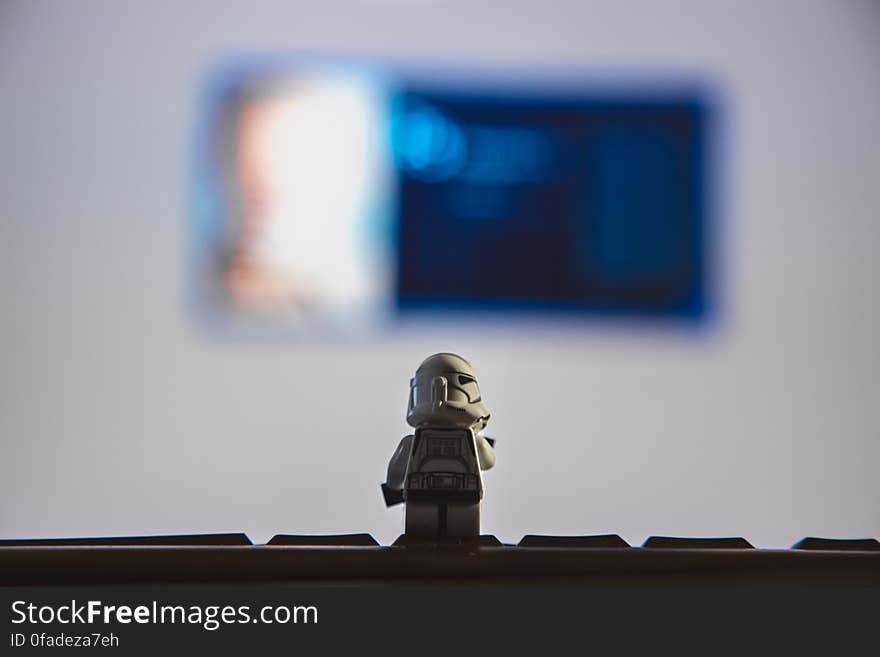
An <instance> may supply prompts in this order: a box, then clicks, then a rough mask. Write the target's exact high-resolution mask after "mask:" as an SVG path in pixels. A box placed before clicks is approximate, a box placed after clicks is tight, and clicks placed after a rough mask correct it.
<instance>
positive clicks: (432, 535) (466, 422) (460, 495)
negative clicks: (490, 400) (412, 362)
mask: <svg viewBox="0 0 880 657" xmlns="http://www.w3.org/2000/svg"><path fill="white" fill-rule="evenodd" d="M406 421H407V423H408V424H409V425H410V426H412V427H414V428H415V432H414V433H413V434H411V435H408V436H405V437H404V438H403V440H401V441H400V444H399V445H398V446H397V449H396V450H395V452H394V455H393V456H392V457H391V461H390V462H389V464H388V475H387V479H386V482H385V484H383V485H382V491H383V493H384V495H385V502H386V504H387V505H388V506H392V505H393V504H398V503H400V502H404V501H405V502H406V536H407V537H417V538H423V539H434V540H437V539H444V538H458V539H460V538H475V537H477V536H479V534H480V499H482V497H483V480H482V476H481V475H480V471H481V470H488V469H489V468H491V467H492V466H493V465H495V451H494V449H493V444H494V441H493V440H492V439H491V438H486V437H485V436H481V435H479V432H480V431H482V430H483V428H484V427H485V426H486V424H487V423H488V421H489V411H488V410H487V409H486V407H485V406H484V405H483V401H482V398H481V397H480V389H479V387H478V386H477V380H476V378H475V377H474V372H473V369H472V368H471V365H470V363H468V362H467V361H466V360H465V359H464V358H462V357H461V356H457V355H455V354H450V353H440V354H434V355H433V356H430V357H429V358H427V359H425V361H424V362H422V364H421V365H420V366H419V368H418V370H416V374H415V377H413V378H412V379H411V380H410V392H409V404H408V407H407V413H406Z"/></svg>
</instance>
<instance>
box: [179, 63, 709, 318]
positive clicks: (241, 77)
mask: <svg viewBox="0 0 880 657" xmlns="http://www.w3.org/2000/svg"><path fill="white" fill-rule="evenodd" d="M210 89H211V92H210V93H209V94H208V96H207V100H206V101H205V102H204V106H203V111H202V115H201V117H202V118H201V124H200V129H201V135H202V138H201V140H200V141H199V143H198V148H197V151H198V152H197V155H198V157H197V163H198V164H197V171H196V185H197V189H198V199H199V203H198V205H197V206H196V216H195V219H194V223H195V225H196V227H197V231H196V240H195V242H196V243H195V249H194V252H193V260H194V262H193V265H194V266H193V270H194V272H195V280H196V283H197V285H196V287H195V292H196V298H195V301H196V303H197V308H198V309H199V310H200V311H201V312H202V314H203V316H207V317H208V318H209V319H210V321H211V322H212V323H213V324H214V325H215V326H217V325H219V326H221V327H222V328H232V330H233V331H234V330H237V329H240V328H244V327H247V328H258V329H259V330H265V331H280V332H281V333H282V334H291V335H308V334H309V332H310V331H311V330H314V329H317V330H320V331H323V330H324V329H326V328H328V327H330V328H333V327H335V328H339V329H342V330H344V331H347V332H358V331H361V330H363V329H365V328H367V327H370V328H374V327H378V326H384V327H387V326H389V325H392V324H393V323H394V321H395V320H396V319H399V318H402V317H405V316H414V317H419V316H422V315H424V313H425V312H426V311H427V312H428V313H429V314H430V315H431V316H432V317H437V316H438V315H442V314H444V313H455V316H459V315H460V314H461V313H465V314H466V313H468V312H471V311H479V312H485V311H489V312H503V311H517V313H518V316H520V317H525V318H526V320H527V318H528V317H534V316H536V315H539V314H542V313H543V314H546V313H559V312H563V313H574V314H575V315H581V314H586V315H595V314H604V315H609V314H610V315H615V316H637V317H641V318H651V317H675V318H683V319H686V320H688V321H699V320H701V319H703V318H704V317H705V315H706V313H707V309H708V308H709V307H710V301H711V299H710V291H711V289H710V284H709V283H710V281H709V272H710V267H709V265H710V263H709V255H710V250H709V246H710V245H709V242H708V236H709V232H708V230H707V227H708V223H709V221H708V219H709V217H708V214H709V212H708V210H709V206H708V196H709V193H710V185H709V181H710V179H711V175H710V173H711V172H709V171H707V168H708V165H709V163H710V158H708V157H707V151H708V150H709V149H708V146H707V142H709V141H710V139H711V121H710V118H711V109H712V108H711V107H710V104H709V103H708V101H707V98H706V97H705V94H703V93H702V92H701V91H700V87H699V86H697V85H693V84H692V85H681V84H679V85H677V86H660V87H658V86H657V85H656V84H653V85H647V84H640V83H638V82H637V81H632V82H627V81H626V79H625V78H621V79H618V80H615V84H613V85H608V84H607V81H606V82H605V83H601V84H600V83H599V82H597V81H595V80H593V81H591V79H590V78H589V77H585V76H568V77H560V78H557V79H554V82H553V84H547V82H546V80H545V79H542V76H541V72H540V71H532V72H530V73H529V74H525V73H524V74H522V75H518V76H511V75H509V74H508V75H501V74H499V73H498V72H481V73H479V74H474V73H473V72H471V74H470V75H468V76H464V75H461V74H459V75H458V76H456V74H455V73H454V72H452V73H450V72H449V71H443V74H442V75H441V74H438V73H437V70H436V69H427V68H426V69H425V70H423V71H419V70H417V69H413V67H409V68H406V69H402V68H401V69H395V68H394V67H393V66H385V67H378V66H376V65H372V66H368V65H366V64H363V65H358V64H352V63H345V64H340V63H338V62H336V63H328V62H324V63H317V64H316V63H315V62H313V61H310V62H303V61H297V60H296V59H291V60H284V62H283V63H282V65H279V63H278V62H277V61H275V62H272V63H271V65H269V64H268V63H264V64H262V65H260V64H257V65H253V64H251V65H248V66H244V67H238V68H230V69H227V70H224V71H222V72H221V74H220V75H217V76H215V78H214V79H213V80H212V82H211V85H210ZM521 311H525V313H522V312H521Z"/></svg>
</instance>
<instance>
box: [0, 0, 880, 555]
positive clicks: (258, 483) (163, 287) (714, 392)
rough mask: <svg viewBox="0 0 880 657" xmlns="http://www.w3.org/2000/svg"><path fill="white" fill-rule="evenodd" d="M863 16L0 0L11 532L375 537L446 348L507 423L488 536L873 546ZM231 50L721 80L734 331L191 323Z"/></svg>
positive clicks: (879, 167)
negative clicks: (217, 79)
mask: <svg viewBox="0 0 880 657" xmlns="http://www.w3.org/2000/svg"><path fill="white" fill-rule="evenodd" d="M179 5H183V6H182V7H181V6H179ZM221 5H222V6H221ZM878 36H880V6H878V5H877V4H876V3H871V2H843V1H828V2H820V3H817V2H794V1H792V2H758V1H757V0H756V1H754V2H748V3H735V2H723V3H721V2H697V1H694V2H680V3H673V4H670V3H654V2H626V3H610V2H609V3H601V4H599V3H595V4H594V3H588V2H580V3H566V2H561V1H553V2H551V1H548V0H544V1H542V2H532V3H523V2H499V3H495V4H488V3H479V2H431V1H428V0H426V1H424V2H412V3H410V2H370V3H357V4H348V3H338V2H326V1H324V2H313V3H295V2H282V1H280V0H279V1H276V2H235V3H231V2H226V3H209V2H202V3H172V2H151V3H144V2H102V3H97V2H79V3H58V2H48V1H46V2H6V3H4V4H3V5H2V6H0V300H2V304H3V305H2V313H0V354H2V375H0V441H2V443H0V444H2V457H0V500H2V501H0V534H2V535H5V536H8V537H17V536H22V537H23V536H63V535H96V534H98V535H103V534H144V533H165V532H208V531H236V530H244V531H247V532H248V533H249V534H250V535H251V536H252V538H254V539H255V540H264V539H266V538H268V537H269V536H271V535H272V534H273V533H276V532H284V531H286V532H299V533H308V532H350V531H370V532H373V533H374V535H375V536H377V538H379V539H380V540H383V541H387V540H390V539H392V538H393V537H395V536H396V535H397V534H398V533H399V532H400V531H401V530H402V515H401V511H400V510H399V509H395V510H393V511H388V510H386V509H385V508H384V506H383V505H382V502H381V498H380V495H379V491H378V486H377V484H378V482H379V481H380V480H381V479H382V478H383V476H384V468H385V464H386V460H387V458H388V456H389V455H390V453H391V451H392V450H393V448H394V446H395V445H396V442H397V440H398V439H399V437H400V436H401V435H402V433H403V432H404V431H405V429H406V427H405V424H404V420H403V411H404V405H405V402H406V395H407V381H408V378H409V376H411V372H412V370H413V369H414V368H415V366H416V365H417V364H418V362H419V361H420V359H421V358H422V357H424V356H426V355H428V354H430V353H432V352H434V351H440V350H455V351H459V352H460V353H462V354H464V355H465V356H467V357H469V358H470V359H471V360H472V361H473V362H474V364H475V366H476V368H477V372H478V374H479V375H480V382H481V386H482V388H483V392H484V396H485V399H486V400H487V402H488V403H489V405H490V409H491V410H492V413H493V423H492V425H493V426H491V428H492V429H493V431H492V432H491V433H493V434H494V435H496V436H497V437H498V438H499V439H500V440H499V445H498V454H499V456H498V466H497V470H494V471H492V472H491V473H489V474H488V475H487V476H486V485H487V497H486V500H485V514H484V529H485V530H486V531H488V532H493V533H495V534H496V535H498V536H499V537H500V538H502V539H505V540H516V539H518V538H519V537H520V536H521V535H522V534H524V533H564V534H574V533H603V532H617V533H620V534H621V535H622V536H623V537H624V538H626V539H628V540H629V541H631V542H641V541H642V540H643V539H644V538H645V537H646V536H647V535H650V534H677V535H743V536H746V537H748V538H749V539H751V540H752V541H753V542H754V543H755V544H757V545H761V546H766V547H784V546H787V545H790V544H791V543H792V542H793V541H794V540H796V539H798V538H800V537H802V536H804V535H828V536H840V537H846V536H871V535H873V536H880V502H878V498H880V478H878V476H877V464H878V462H880V440H878V439H880V432H878V417H877V416H878V408H880V375H878V371H880V347H878V343H877V335H878V320H880V295H878V294H877V291H876V281H877V277H878V274H880V266H878V264H877V262H876V252H877V249H878V248H880V221H878V219H880V217H878V212H880V184H878V183H880V179H878V171H880V125H878V119H880V76H878V74H877V72H878V70H880V38H878ZM242 49H244V50H258V51H263V50H289V49H298V50H299V49H306V50H310V49H314V50H319V51H326V50H330V51H340V50H343V51H349V52H377V53H384V54H390V55H416V54H417V55H424V56H430V57H437V56H455V57H461V58H478V59H481V60H486V61H499V60H501V61H506V60H514V59H529V58H540V59H545V60H553V61H557V62H559V61H572V62H576V63H579V64H583V65H592V64H596V65H603V66H604V65H608V64H613V65H624V66H634V67H639V66H651V67H669V66H683V67H687V68H689V69H695V70H698V71H701V72H704V73H708V74H711V75H713V76H716V77H717V78H718V79H719V80H720V81H721V82H722V83H723V84H724V85H725V86H726V87H727V88H728V91H729V93H730V96H731V97H732V99H733V100H734V101H735V109H736V116H735V119H736V120H735V129H736V133H735V136H736V140H735V142H734V146H735V158H734V165H735V169H734V172H733V175H732V176H731V182H732V183H733V184H734V188H733V192H734V193H733V194H732V195H731V201H732V202H733V203H732V206H731V208H730V216H729V221H728V223H727V233H726V237H727V240H728V245H727V254H728V259H727V263H726V264H727V268H726V283H727V289H726V300H725V303H726V309H725V316H724V320H723V322H722V323H721V324H720V326H719V327H718V328H717V330H716V331H715V332H714V333H710V334H708V335H705V336H703V337H693V336H690V337H688V336H682V335H680V334H676V333H658V332H652V331H648V330H645V331H639V330H633V331H627V332H626V333H622V334H621V333H617V332H615V331H614V330H613V328H612V327H609V326H603V325H597V326H596V327H594V328H592V329H590V330H589V331H586V332H584V333H582V334H570V335H568V337H566V338H565V339H553V340H548V339H546V336H545V338H544V339H541V337H540V336H534V337H529V336H519V337H517V336H516V335H502V336H499V335H481V334H479V333H478V332H473V331H470V332H467V333H463V334H456V333H455V332H454V331H445V332H442V331H441V332H439V333H436V334H433V335H431V336H424V337H421V338H419V337H410V338H408V339H406V340H403V341H391V340H387V341H382V342H379V343H377V344H372V345H369V346H360V347H358V346H342V347H339V346H333V345H330V344H325V345H319V346H315V345H303V346H291V345H287V346H267V345H248V344H241V343H239V344H226V343H219V342H211V341H208V340H206V339H204V338H203V337H202V336H201V335H200V334H199V333H198V332H197V331H196V330H195V329H194V328H193V326H192V324H191V322H190V319H189V317H188V316H187V315H186V314H185V312H184V309H183V303H182V281H183V267H184V253H183V243H182V240H183V235H184V225H185V194H186V189H187V187H186V184H187V181H186V178H187V173H188V168H187V164H186V157H187V153H188V148H187V143H188V140H189V139H190V136H191V129H192V127H193V124H194V120H195V93H196V85H197V82H198V81H199V80H200V79H201V75H202V73H203V72H204V71H205V69H206V68H207V67H208V66H210V65H211V64H212V63H214V62H215V60H216V58H217V57H218V56H220V55H222V54H224V53H226V52H228V51H229V50H242Z"/></svg>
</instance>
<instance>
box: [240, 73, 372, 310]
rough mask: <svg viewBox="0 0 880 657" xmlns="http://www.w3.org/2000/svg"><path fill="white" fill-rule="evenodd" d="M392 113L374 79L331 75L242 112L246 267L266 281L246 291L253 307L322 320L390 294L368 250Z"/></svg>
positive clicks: (295, 85) (304, 79)
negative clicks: (296, 311)
mask: <svg viewBox="0 0 880 657" xmlns="http://www.w3.org/2000/svg"><path fill="white" fill-rule="evenodd" d="M384 113H385V102H384V99H383V98H382V97H381V93H379V92H378V91H377V89H376V87H375V85H373V84H370V82H369V81H368V80H365V79H362V78H358V77H355V76H351V75H343V74H340V75H327V73H326V72H323V73H322V74H320V75H315V76H309V75H304V76H300V77H298V78H297V79H296V81H294V82H292V83H289V84H287V85H285V86H284V87H283V88H282V89H279V90H275V91H274V92H273V93H272V94H271V96H269V97H268V98H258V99H256V100H251V101H249V102H248V103H247V104H246V105H245V106H244V107H243V109H242V113H241V118H240V124H239V130H238V156H237V168H238V176H239V181H240V185H241V188H242V200H243V208H244V210H243V215H244V216H243V218H242V236H241V246H242V249H243V251H244V252H246V253H244V254H243V255H242V258H243V261H244V262H246V263H247V267H249V268H250V271H251V272H252V271H254V270H257V271H261V272H264V275H263V277H262V278H259V277H257V278H255V277H254V276H253V275H251V277H250V278H248V279H246V280H248V281H251V282H252V281H254V280H258V281H259V282H258V283H256V284H249V286H245V287H241V286H239V294H237V296H238V297H239V299H240V300H243V301H244V303H245V304H248V303H250V305H264V306H269V307H278V306H284V305H290V306H292V307H297V306H298V307H300V308H301V309H305V310H308V311H310V312H316V311H317V312H321V311H334V310H351V308H352V306H353V305H365V304H366V303H368V302H373V301H375V299H376V297H377V296H379V295H387V293H388V283H387V280H386V278H385V276H384V274H383V273H382V271H381V264H380V263H381V262H383V260H382V258H381V257H380V254H378V253H376V248H377V247H376V245H375V244H371V241H370V240H371V237H372V236H374V234H375V223H376V221H377V220H378V215H379V213H380V209H381V205H382V194H383V190H384V184H385V182H386V179H387V176H388V163H387V162H386V159H387V158H388V156H387V154H386V153H387V148H386V144H385V138H386V135H385V132H386V131H385V129H384V126H385V124H386V119H385V116H384ZM242 290H244V293H242V292H241V291H242ZM233 291H234V292H235V289H234V290H233ZM248 296H250V298H248ZM291 299H294V300H295V302H294V303H292V304H291V303H290V300H291Z"/></svg>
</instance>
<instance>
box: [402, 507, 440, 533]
mask: <svg viewBox="0 0 880 657" xmlns="http://www.w3.org/2000/svg"><path fill="white" fill-rule="evenodd" d="M405 531H406V535H407V536H421V537H424V538H437V537H438V536H439V535H440V532H441V527H440V505H439V504H433V503H431V502H410V501H409V500H407V502H406V530H405Z"/></svg>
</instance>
